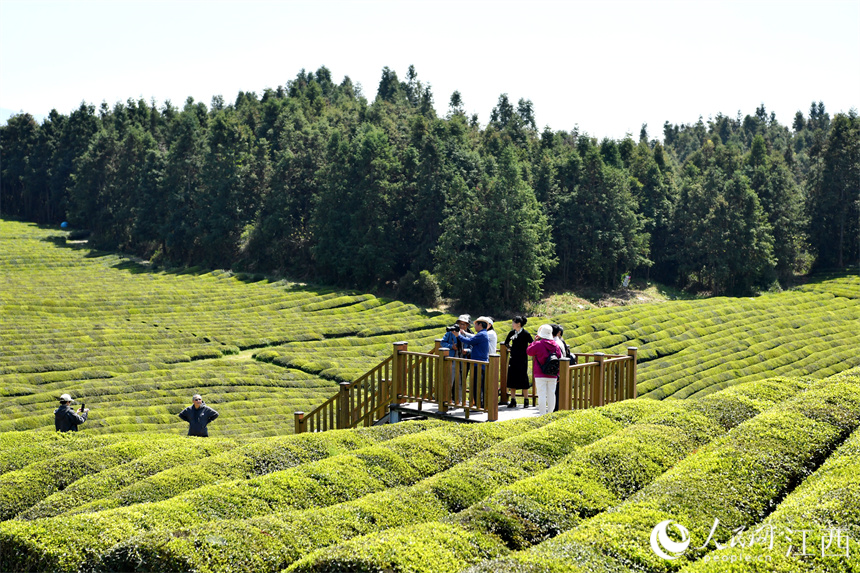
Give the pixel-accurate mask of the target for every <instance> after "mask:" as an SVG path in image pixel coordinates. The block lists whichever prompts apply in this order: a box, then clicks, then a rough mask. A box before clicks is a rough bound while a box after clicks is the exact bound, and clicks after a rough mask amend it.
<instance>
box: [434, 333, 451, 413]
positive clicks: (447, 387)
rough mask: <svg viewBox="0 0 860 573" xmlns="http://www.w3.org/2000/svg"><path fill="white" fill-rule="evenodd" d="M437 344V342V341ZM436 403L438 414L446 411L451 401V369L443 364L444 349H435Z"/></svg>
mask: <svg viewBox="0 0 860 573" xmlns="http://www.w3.org/2000/svg"><path fill="white" fill-rule="evenodd" d="M437 342H438V341H437ZM435 354H436V403H437V404H438V405H439V411H440V412H447V411H448V404H449V403H450V401H451V396H450V395H449V394H450V393H451V380H450V372H451V368H450V367H449V366H448V364H446V363H445V357H446V356H448V351H447V350H446V349H444V348H438V347H437V348H436V352H435Z"/></svg>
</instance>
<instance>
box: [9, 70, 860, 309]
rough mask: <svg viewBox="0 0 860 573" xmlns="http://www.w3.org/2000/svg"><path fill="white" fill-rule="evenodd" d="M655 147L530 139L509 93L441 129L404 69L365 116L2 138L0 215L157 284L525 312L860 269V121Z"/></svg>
mask: <svg viewBox="0 0 860 573" xmlns="http://www.w3.org/2000/svg"><path fill="white" fill-rule="evenodd" d="M662 136H663V139H662V142H661V141H660V140H658V139H652V138H650V137H649V134H648V129H647V126H646V125H643V126H642V129H641V131H640V133H639V136H638V139H634V138H633V136H632V135H629V136H627V137H625V138H624V139H622V140H612V139H609V138H603V139H602V140H598V138H596V137H593V136H591V135H589V134H587V133H579V132H578V130H576V129H574V130H573V131H570V132H565V131H553V130H552V129H551V128H550V127H549V126H547V127H545V128H544V129H543V130H539V129H538V127H537V126H536V124H535V119H534V109H533V105H532V102H531V101H529V100H527V99H520V100H519V101H518V102H517V103H516V104H515V103H514V102H512V101H510V99H509V98H508V96H507V94H502V95H501V96H500V97H499V99H498V102H497V105H496V106H495V107H494V108H493V109H492V112H491V115H490V119H489V122H488V123H487V125H486V126H481V125H480V123H479V121H478V117H477V116H476V115H472V116H471V117H469V116H468V115H467V114H466V113H465V111H464V104H463V101H462V97H461V95H460V94H459V93H458V92H454V94H452V95H451V97H450V100H449V108H448V111H447V113H446V115H445V116H444V117H438V116H437V114H436V112H435V109H434V106H433V94H432V90H431V86H430V85H429V84H425V83H423V82H422V81H420V80H419V79H418V75H417V73H416V71H415V68H414V67H412V66H410V68H409V70H408V72H407V74H406V77H405V79H404V80H400V79H399V78H398V76H397V74H396V72H395V71H393V70H390V69H389V68H387V67H386V68H384V69H383V71H382V75H381V78H380V82H379V86H378V89H377V93H376V97H375V98H374V99H373V101H372V102H371V101H369V100H368V99H367V98H366V97H365V96H364V95H363V94H362V93H361V89H360V86H358V85H356V84H354V83H353V82H352V81H351V80H350V78H349V77H345V78H344V79H343V80H342V81H341V82H340V83H335V82H334V81H333V80H332V77H331V73H330V72H329V70H328V69H327V68H325V67H322V68H320V69H318V70H317V71H316V72H307V71H305V70H302V71H300V72H299V73H298V74H297V75H296V77H295V79H293V80H291V81H289V82H287V84H286V85H285V86H281V87H278V88H277V89H266V90H265V91H264V92H263V94H262V96H258V95H257V94H256V93H253V92H240V93H239V94H238V96H237V97H236V99H235V101H234V102H233V103H226V102H225V100H224V98H223V97H221V96H216V97H214V98H212V101H211V102H210V105H209V106H207V105H205V104H204V103H202V102H195V101H194V100H193V99H192V98H188V100H186V102H185V104H184V106H183V107H182V109H178V108H176V107H175V106H174V105H173V104H172V103H171V102H169V101H168V102H165V103H164V104H163V105H162V106H161V107H160V108H159V107H157V105H156V103H155V102H154V101H153V102H150V103H147V102H146V101H144V100H138V101H135V100H132V99H129V100H128V101H126V102H125V103H116V104H115V105H114V106H113V107H110V106H108V105H107V104H106V103H102V104H101V106H100V108H99V109H98V110H97V109H96V108H95V106H93V105H90V104H87V103H82V104H81V106H80V107H79V108H78V109H77V110H75V111H74V112H72V113H71V114H69V115H63V114H60V113H58V112H57V111H56V110H54V111H52V112H51V113H50V115H49V116H48V117H47V118H45V119H44V121H42V123H41V124H39V123H37V122H36V121H35V120H34V119H33V117H32V116H30V115H29V114H26V113H22V114H19V115H15V116H13V117H12V118H11V119H9V121H8V123H7V124H6V125H4V126H2V127H0V153H2V166H0V169H2V171H0V178H1V179H2V189H0V191H2V194H0V210H2V214H3V215H4V216H12V217H17V218H21V219H25V220H30V221H35V222H38V223H45V224H58V223H59V222H60V221H64V220H67V221H68V222H69V223H70V224H71V225H72V227H73V228H76V229H86V230H88V231H89V232H90V233H91V235H90V242H91V244H93V245H94V246H96V247H97V248H102V249H110V250H120V251H124V252H128V253H134V254H136V255H139V256H141V257H144V258H147V259H150V260H152V261H153V262H154V263H156V264H159V265H163V266H175V265H202V266H209V267H218V268H225V267H226V268H232V269H234V270H237V271H245V272H258V273H269V274H285V275H289V276H293V277H302V278H306V279H311V280H316V281H320V282H326V283H330V284H336V285H340V286H347V287H352V288H361V289H392V288H394V289H396V291H397V293H398V294H400V295H401V296H403V297H405V298H413V299H415V300H421V301H424V302H432V301H433V300H434V299H436V298H438V297H439V295H440V292H441V293H443V294H445V295H446V296H450V297H453V298H456V299H459V300H460V302H461V303H463V304H464V305H469V306H475V305H477V306H481V307H482V308H488V309H498V310H505V309H508V310H511V309H520V308H522V305H523V304H525V303H526V302H527V301H530V300H534V299H536V298H537V297H539V296H540V294H541V292H542V290H543V289H545V288H547V286H551V287H553V288H570V287H576V286H581V285H592V286H595V287H598V288H611V287H614V286H616V285H617V283H618V282H619V278H620V276H621V275H622V274H623V273H626V272H632V273H634V275H638V276H646V277H648V278H650V279H655V280H660V281H663V282H667V283H671V284H674V285H677V286H679V287H682V288H686V287H697V288H702V289H708V290H710V291H712V292H713V293H726V294H742V293H748V292H750V291H753V290H756V289H761V288H768V287H769V286H772V285H773V284H774V281H780V282H781V283H783V284H786V283H789V282H791V280H792V277H793V276H794V275H795V273H798V272H802V271H805V270H808V269H809V268H811V267H813V266H815V267H820V268H824V267H844V266H847V265H851V264H857V262H858V259H860V184H858V182H860V119H858V117H857V114H856V112H855V111H854V110H851V111H850V112H849V113H848V114H843V113H839V114H837V115H836V116H835V117H833V118H831V117H830V115H829V114H828V113H827V112H826V110H825V107H824V104H823V103H822V102H818V103H815V102H813V103H812V105H811V107H810V109H809V112H808V113H807V115H804V114H803V113H802V112H800V111H798V112H797V114H796V115H795V117H794V119H793V122H792V125H791V126H790V127H789V126H784V125H781V124H780V123H779V122H778V121H777V120H776V117H775V115H774V114H773V113H771V114H770V115H768V114H767V112H766V110H765V106H764V104H762V105H761V106H760V107H759V108H757V109H756V110H755V113H754V114H752V115H747V116H744V117H741V115H740V113H738V115H737V117H735V118H732V117H729V116H724V115H722V114H718V115H717V116H716V117H715V118H711V119H709V120H708V121H707V122H705V121H703V120H702V119H701V118H699V121H698V122H697V123H695V124H682V125H673V124H670V123H669V122H666V124H664V126H663V133H662Z"/></svg>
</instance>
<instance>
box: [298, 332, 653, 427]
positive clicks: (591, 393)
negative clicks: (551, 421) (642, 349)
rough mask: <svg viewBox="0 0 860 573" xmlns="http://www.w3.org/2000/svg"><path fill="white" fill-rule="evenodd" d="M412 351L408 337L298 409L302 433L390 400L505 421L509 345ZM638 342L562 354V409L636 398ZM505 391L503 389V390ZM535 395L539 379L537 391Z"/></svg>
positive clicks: (357, 417)
mask: <svg viewBox="0 0 860 573" xmlns="http://www.w3.org/2000/svg"><path fill="white" fill-rule="evenodd" d="M440 342H441V341H440V340H437V341H436V342H435V344H434V346H433V349H432V350H431V351H430V352H411V351H409V348H408V344H407V343H405V342H396V343H394V352H393V353H392V355H391V356H390V357H388V358H386V359H385V360H383V361H382V362H381V363H380V364H379V365H378V366H376V367H375V368H373V369H372V370H371V371H370V372H368V373H367V374H365V375H364V376H362V377H361V378H358V379H357V380H355V381H354V382H342V383H341V384H340V391H339V392H338V394H336V395H334V396H332V397H331V398H329V399H328V400H326V401H325V402H323V403H322V404H321V405H320V406H318V407H317V408H315V409H314V410H313V411H311V412H310V413H308V414H305V413H304V412H296V413H295V419H294V423H295V432H296V433H297V434H301V433H304V432H321V431H325V430H333V429H344V428H355V427H357V426H370V425H373V424H374V423H376V422H377V421H379V420H381V419H382V418H384V417H385V416H386V415H387V413H388V411H389V406H390V405H393V404H403V403H406V402H415V403H417V408H418V410H419V411H421V409H422V408H423V405H424V403H426V402H429V403H432V404H436V405H437V406H438V411H439V412H442V413H446V412H449V411H451V410H454V409H460V408H462V409H463V410H464V415H465V417H466V418H467V419H468V418H469V416H470V414H472V413H486V414H487V420H488V421H495V420H498V417H499V396H500V395H501V396H506V395H507V394H506V391H507V369H508V368H507V364H508V349H507V348H506V347H505V346H504V345H502V346H501V353H500V354H491V355H490V357H489V361H487V362H483V361H480V360H470V359H467V358H452V357H451V356H449V355H448V351H447V350H444V349H440V348H439V344H440ZM636 354H637V349H636V348H633V347H631V348H628V349H627V355H620V354H604V353H602V352H595V353H593V354H582V353H575V354H574V355H573V357H572V358H562V365H561V368H560V371H559V380H558V384H559V387H558V390H559V393H558V398H559V404H558V406H559V410H579V409H584V408H594V407H597V406H603V405H605V404H609V403H612V402H618V401H621V400H627V399H629V398H635V397H636ZM500 390H501V392H500ZM530 394H531V396H532V398H535V395H534V385H532V389H531V390H530Z"/></svg>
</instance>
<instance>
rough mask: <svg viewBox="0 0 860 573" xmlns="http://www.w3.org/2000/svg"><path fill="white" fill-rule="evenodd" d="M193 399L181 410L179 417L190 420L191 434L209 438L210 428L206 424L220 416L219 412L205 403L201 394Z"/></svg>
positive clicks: (189, 432) (189, 430)
mask: <svg viewBox="0 0 860 573" xmlns="http://www.w3.org/2000/svg"><path fill="white" fill-rule="evenodd" d="M191 401H192V404H191V406H188V407H187V408H185V409H184V410H182V411H181V412H179V417H180V418H182V419H183V420H185V421H186V422H188V435H189V436H199V437H201V438H208V437H209V429H208V428H207V427H206V426H208V425H209V422H211V421H212V420H214V419H215V418H217V417H218V412H216V411H215V410H213V409H212V408H210V407H209V406H207V405H206V404H204V403H203V398H202V397H201V396H200V394H195V395H194V396H192V397H191Z"/></svg>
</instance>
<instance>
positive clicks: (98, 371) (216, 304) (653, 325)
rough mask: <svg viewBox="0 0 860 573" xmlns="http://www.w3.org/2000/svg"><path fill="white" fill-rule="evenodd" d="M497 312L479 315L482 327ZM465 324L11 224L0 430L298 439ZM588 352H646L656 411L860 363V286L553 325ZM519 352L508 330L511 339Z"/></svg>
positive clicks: (5, 243) (2, 317) (586, 316)
mask: <svg viewBox="0 0 860 573" xmlns="http://www.w3.org/2000/svg"><path fill="white" fill-rule="evenodd" d="M482 312H483V311H482V309H473V316H477V315H478V314H481V313H482ZM453 320H454V317H453V316H451V315H444V314H438V313H427V312H424V311H423V310H422V309H419V308H417V307H415V306H414V305H409V304H404V303H402V302H399V301H391V300H385V299H381V298H378V297H375V296H373V295H369V294H362V293H354V292H345V291H338V290H333V289H324V288H309V287H305V286H301V285H295V284H291V283H288V282H283V281H277V282H273V281H268V280H257V278H255V277H248V276H243V275H234V274H233V273H229V272H225V271H217V270H216V271H204V270H201V269H186V270H184V271H181V272H164V271H153V270H151V269H149V268H147V267H146V266H145V265H143V264H139V263H136V262H133V261H130V260H128V259H127V258H123V257H121V256H118V255H115V254H109V253H99V252H94V251H90V250H88V249H86V248H82V247H81V246H80V245H70V244H68V243H66V233H64V232H60V231H58V230H53V229H45V228H39V227H38V226H35V225H32V224H25V223H19V222H14V221H0V348H2V353H0V398H2V401H0V432H3V431H15V430H34V431H53V423H52V411H53V409H54V408H55V407H56V398H57V397H58V396H59V395H60V394H62V393H64V392H70V393H72V394H73V395H74V396H75V397H76V398H78V399H79V400H84V401H86V403H87V405H88V406H89V407H91V408H92V411H91V418H90V420H89V421H88V422H87V424H86V425H85V426H83V428H84V429H85V431H87V432H92V433H109V432H129V431H147V432H149V431H156V430H158V431H165V432H169V433H175V434H179V433H182V432H183V431H184V428H185V425H184V424H183V423H182V422H181V421H179V419H178V418H177V417H176V413H178V411H179V410H180V409H181V408H182V407H184V406H185V405H187V403H188V401H189V396H190V395H191V394H192V393H195V392H200V393H202V394H203V395H204V398H205V399H206V400H207V402H208V403H209V404H210V405H212V406H213V407H215V408H216V409H217V410H219V412H220V413H221V414H222V416H221V418H220V419H219V420H217V421H216V422H215V425H214V426H213V431H217V433H218V434H219V435H226V436H247V437H254V436H266V435H275V434H282V433H291V432H292V430H293V428H292V426H293V412H294V411H296V410H302V411H305V412H307V411H310V410H312V409H313V408H314V407H315V406H317V405H319V404H320V403H322V402H323V401H324V400H325V399H326V398H328V397H330V396H332V395H333V394H334V393H335V392H336V382H337V381H351V380H354V379H356V378H358V377H359V376H361V375H362V374H364V373H365V372H367V371H368V370H370V369H371V368H373V367H374V366H375V365H376V364H378V363H379V362H380V361H381V360H383V359H385V358H387V357H389V356H391V352H392V345H393V343H394V342H398V341H406V342H408V343H409V347H410V349H413V350H423V349H429V348H430V347H431V346H432V344H433V340H434V339H436V338H439V337H441V336H442V334H443V333H444V326H445V325H447V324H450V323H452V322H453ZM549 321H553V322H560V323H561V324H563V325H564V326H565V328H566V340H567V341H568V343H569V344H570V345H571V347H572V348H573V349H574V350H575V351H578V352H594V351H604V352H612V353H618V354H624V353H626V348H627V347H628V346H636V347H638V348H639V379H638V381H639V384H638V391H639V395H640V396H644V397H647V398H656V399H662V398H672V399H674V398H687V397H693V396H703V395H707V394H709V393H712V392H715V391H717V390H719V389H722V388H725V387H728V386H731V385H734V384H738V383H742V382H747V381H753V380H761V379H764V378H767V377H771V376H775V375H784V376H798V375H800V376H808V377H812V378H823V377H826V376H828V375H831V374H834V373H837V372H841V371H844V370H846V369H848V368H851V367H853V366H857V365H860V356H859V355H858V353H857V352H856V349H857V348H858V347H860V334H858V331H860V329H858V328H857V324H860V277H858V276H857V274H856V273H854V274H850V273H842V274H836V275H823V276H819V277H814V278H813V280H812V281H811V282H809V283H808V284H806V285H804V286H803V287H800V288H798V289H795V290H791V291H787V292H782V293H775V294H766V295H762V296H759V297H755V298H728V297H719V298H712V299H702V300H693V301H669V302H664V303H657V304H648V305H635V306H624V307H612V308H602V309H591V310H585V311H581V312H577V313H572V314H567V315H563V316H557V317H552V318H551V319H550V318H539V317H535V318H532V319H531V320H530V322H529V324H528V329H529V330H531V331H532V332H535V331H536V329H537V327H538V326H539V325H540V324H541V323H542V322H549ZM497 331H498V332H499V337H500V338H501V339H503V338H504V335H505V333H506V331H507V323H506V322H505V323H502V322H500V323H499V324H498V327H497Z"/></svg>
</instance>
